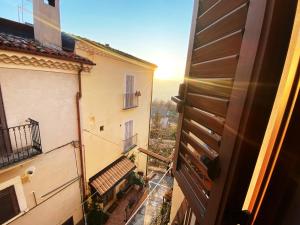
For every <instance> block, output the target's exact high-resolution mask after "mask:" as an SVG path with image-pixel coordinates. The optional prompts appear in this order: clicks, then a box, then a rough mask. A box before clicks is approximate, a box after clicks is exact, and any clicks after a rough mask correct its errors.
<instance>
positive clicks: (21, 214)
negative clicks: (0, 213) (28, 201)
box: [1, 211, 26, 225]
mask: <svg viewBox="0 0 300 225" xmlns="http://www.w3.org/2000/svg"><path fill="white" fill-rule="evenodd" d="M25 213H26V211H23V212H20V213H19V214H18V215H16V216H15V217H13V218H11V219H10V220H7V221H6V222H4V223H2V224H1V225H8V224H10V223H12V222H13V221H15V220H16V219H18V218H19V217H21V216H23V215H24V214H25Z"/></svg>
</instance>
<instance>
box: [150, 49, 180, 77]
mask: <svg viewBox="0 0 300 225" xmlns="http://www.w3.org/2000/svg"><path fill="white" fill-rule="evenodd" d="M155 63H156V65H157V69H156V70H155V72H154V78H155V79H159V80H180V79H182V78H183V74H184V63H183V62H182V60H179V59H177V58H176V57H174V56H171V55H163V54H160V55H159V56H156V60H155Z"/></svg>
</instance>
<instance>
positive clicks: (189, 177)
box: [180, 164, 208, 208]
mask: <svg viewBox="0 0 300 225" xmlns="http://www.w3.org/2000/svg"><path fill="white" fill-rule="evenodd" d="M180 170H181V172H182V173H183V174H184V175H185V177H186V179H187V180H189V181H191V182H192V185H191V186H192V187H193V189H194V190H196V191H195V192H196V194H197V197H198V198H199V199H200V200H201V203H202V205H203V206H204V207H205V208H206V206H207V202H208V198H207V197H205V196H203V195H204V193H203V191H204V190H203V189H201V188H200V187H199V185H197V183H196V182H195V178H194V176H192V175H191V172H190V171H189V170H188V167H186V166H185V164H183V165H181V168H180Z"/></svg>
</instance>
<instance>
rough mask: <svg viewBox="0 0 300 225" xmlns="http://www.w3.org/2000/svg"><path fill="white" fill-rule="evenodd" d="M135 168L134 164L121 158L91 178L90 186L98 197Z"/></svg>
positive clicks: (123, 157)
mask: <svg viewBox="0 0 300 225" xmlns="http://www.w3.org/2000/svg"><path fill="white" fill-rule="evenodd" d="M135 168H136V166H135V165H134V163H132V162H131V161H130V160H129V159H128V158H126V157H125V156H122V157H120V158H119V159H117V160H116V161H115V162H113V163H112V164H110V165H109V166H107V167H106V168H104V169H103V170H101V171H100V172H99V173H97V174H96V175H95V176H93V177H92V178H91V179H90V185H91V186H93V187H94V188H95V189H96V190H97V191H98V193H99V194H100V195H103V194H105V193H106V192H107V191H109V190H110V189H111V188H112V187H114V186H115V185H116V184H117V183H118V182H120V181H121V180H122V179H123V178H124V177H125V176H126V175H128V174H129V173H130V172H131V171H132V170H134V169H135Z"/></svg>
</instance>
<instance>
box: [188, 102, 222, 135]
mask: <svg viewBox="0 0 300 225" xmlns="http://www.w3.org/2000/svg"><path fill="white" fill-rule="evenodd" d="M184 110H185V116H186V117H187V118H189V119H192V120H194V121H196V122H197V123H199V124H201V125H203V126H205V127H207V128H208V129H210V130H212V131H214V132H216V133H218V134H220V135H221V134H222V132H223V128H224V120H222V119H220V118H217V117H216V116H213V115H210V114H208V113H205V112H202V111H201V110H198V109H195V108H193V107H190V106H186V107H185V109H184Z"/></svg>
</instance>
